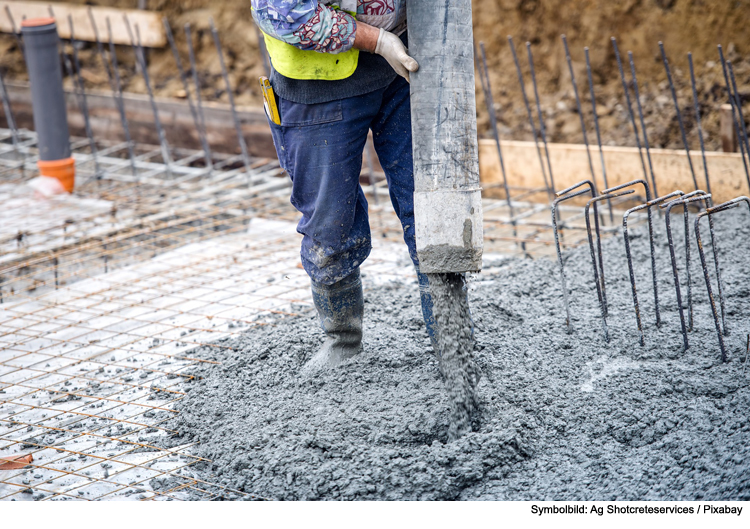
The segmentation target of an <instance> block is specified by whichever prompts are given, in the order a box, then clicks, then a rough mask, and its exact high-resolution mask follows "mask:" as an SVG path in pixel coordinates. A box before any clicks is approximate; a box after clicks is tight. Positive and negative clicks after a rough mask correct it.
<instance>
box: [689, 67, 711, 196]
mask: <svg viewBox="0 0 750 529" xmlns="http://www.w3.org/2000/svg"><path fill="white" fill-rule="evenodd" d="M688 63H689V64H690V86H691V87H692V89H693V106H694V107H695V123H696V125H697V126H698V139H699V140H700V144H701V158H702V159H703V172H704V173H705V175H706V191H707V192H708V193H709V194H710V193H711V180H710V178H709V176H708V163H706V145H705V142H704V141H703V126H702V125H701V111H700V105H699V103H698V91H697V90H696V88H695V70H694V68H693V54H692V53H689V52H688Z"/></svg>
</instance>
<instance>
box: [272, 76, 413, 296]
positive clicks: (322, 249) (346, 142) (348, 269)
mask: <svg viewBox="0 0 750 529" xmlns="http://www.w3.org/2000/svg"><path fill="white" fill-rule="evenodd" d="M278 105H279V113H280V114H281V125H280V126H279V125H275V124H273V123H271V130H272V132H273V141H274V144H275V145H276V152H277V154H278V156H279V161H280V162H281V166H282V167H283V168H284V169H285V170H286V171H287V173H289V176H290V177H291V179H292V198H291V202H292V204H293V205H294V207H295V208H297V209H298V210H299V212H300V213H302V220H300V221H299V224H298V225H297V231H298V232H299V233H301V234H302V235H304V239H303V240H302V250H301V252H300V255H301V257H302V265H303V266H304V268H305V270H306V271H307V273H308V275H309V276H310V278H311V279H312V280H313V281H315V282H317V283H321V284H325V285H331V284H333V283H335V282H337V281H340V280H341V279H343V278H345V277H347V276H348V275H350V274H351V273H352V272H353V271H354V270H355V269H356V268H357V267H358V266H359V265H360V264H361V263H362V262H363V261H364V260H365V259H366V258H367V256H368V255H369V254H370V250H371V248H372V246H371V241H370V224H369V219H368V214H367V199H366V198H365V194H364V192H363V191H362V187H361V186H360V185H359V175H360V172H361V169H362V153H363V152H364V147H365V143H366V141H367V133H368V131H369V130H370V129H372V133H373V138H374V143H375V151H376V152H377V154H378V158H379V159H380V163H381V165H382V166H383V170H384V171H385V176H386V179H387V180H388V190H389V192H390V196H391V202H392V203H393V208H394V209H395V211H396V214H397V215H398V218H399V219H400V220H401V225H402V227H403V229H404V240H405V241H406V245H407V246H408V247H409V255H410V256H411V259H412V261H414V264H415V265H417V264H418V261H417V250H416V242H415V239H414V172H413V163H412V151H411V110H410V105H409V84H408V83H407V82H406V81H405V80H404V79H403V78H402V77H400V76H398V77H396V80H395V81H393V82H392V83H391V84H390V85H389V86H387V87H385V88H383V89H381V90H375V91H373V92H370V93H368V94H365V95H361V96H357V97H350V98H347V99H340V100H336V101H331V102H328V103H320V104H314V105H304V104H300V103H293V102H291V101H288V100H285V99H281V98H279V99H278Z"/></svg>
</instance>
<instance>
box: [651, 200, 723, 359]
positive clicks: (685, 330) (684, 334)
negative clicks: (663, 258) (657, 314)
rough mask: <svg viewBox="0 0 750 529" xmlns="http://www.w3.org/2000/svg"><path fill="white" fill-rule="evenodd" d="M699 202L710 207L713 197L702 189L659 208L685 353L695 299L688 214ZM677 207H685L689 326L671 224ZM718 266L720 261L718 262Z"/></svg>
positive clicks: (691, 328)
mask: <svg viewBox="0 0 750 529" xmlns="http://www.w3.org/2000/svg"><path fill="white" fill-rule="evenodd" d="M698 201H704V202H705V203H706V204H709V205H710V202H711V195H710V194H708V193H706V192H705V191H703V190H702V189H699V190H697V191H692V192H690V193H687V194H686V195H683V196H682V197H680V198H678V199H677V200H672V201H671V202H668V203H666V204H661V205H660V206H659V207H660V208H662V209H666V217H665V222H666V227H667V240H668V242H669V254H670V257H671V261H672V276H673V277H674V286H675V295H676V296H677V308H678V310H679V313H680V328H681V331H682V342H683V352H685V351H687V350H688V348H689V347H690V344H689V341H688V336H687V333H688V330H693V299H692V287H691V274H690V222H689V212H688V207H687V206H688V204H690V203H692V202H698ZM675 206H682V207H683V217H684V219H685V270H686V275H687V287H688V314H689V321H690V323H689V325H686V324H685V311H684V308H683V305H682V289H681V288H680V278H679V275H678V272H677V258H676V255H675V251H674V239H673V237H672V224H671V213H672V208H673V207H675ZM715 252H716V248H715V247H714V253H715ZM717 265H718V261H717Z"/></svg>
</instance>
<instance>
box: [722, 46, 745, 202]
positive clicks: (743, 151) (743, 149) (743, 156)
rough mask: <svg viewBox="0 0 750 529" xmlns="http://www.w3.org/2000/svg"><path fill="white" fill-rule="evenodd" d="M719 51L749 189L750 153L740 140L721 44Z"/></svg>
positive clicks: (732, 95)
mask: <svg viewBox="0 0 750 529" xmlns="http://www.w3.org/2000/svg"><path fill="white" fill-rule="evenodd" d="M717 48H718V50H719V59H720V60H721V69H722V72H723V73H724V83H725V85H726V87H727V96H728V97H729V105H730V106H731V107H732V121H733V122H734V130H735V133H736V134H737V139H738V142H737V143H739V146H740V155H741V157H742V165H743V167H744V168H745V179H746V180H747V185H748V188H750V169H748V161H747V160H746V159H745V154H747V155H748V158H750V153H746V152H745V144H744V142H743V141H742V140H741V139H740V138H742V131H741V130H740V124H739V123H738V122H737V109H736V108H735V100H734V92H733V91H732V85H731V83H730V82H729V73H728V72H727V61H726V60H725V59H724V49H723V48H722V47H721V44H719V45H718V46H717Z"/></svg>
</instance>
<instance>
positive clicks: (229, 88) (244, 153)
mask: <svg viewBox="0 0 750 529" xmlns="http://www.w3.org/2000/svg"><path fill="white" fill-rule="evenodd" d="M208 22H209V25H210V26H211V35H212V36H213V38H214V46H216V53H217V54H218V56H219V64H220V65H221V75H222V77H223V78H224V84H225V85H226V89H227V97H228V98H229V107H230V108H231V110H232V119H233V120H234V127H235V129H236V130H237V141H238V142H239V144H240V150H241V151H242V161H243V162H244V164H245V172H246V173H247V175H248V184H251V183H252V182H251V181H250V156H249V155H248V153H247V144H246V143H245V136H244V135H243V134H242V125H241V124H240V118H239V116H238V115H237V107H236V106H235V104H234V93H233V90H232V85H231V83H230V82H229V73H228V72H227V65H226V64H225V62H224V52H223V51H222V49H221V41H220V40H219V32H218V31H217V30H216V26H214V20H213V19H212V18H209V20H208Z"/></svg>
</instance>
